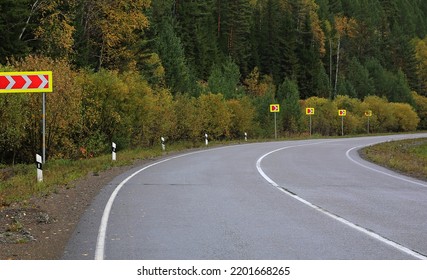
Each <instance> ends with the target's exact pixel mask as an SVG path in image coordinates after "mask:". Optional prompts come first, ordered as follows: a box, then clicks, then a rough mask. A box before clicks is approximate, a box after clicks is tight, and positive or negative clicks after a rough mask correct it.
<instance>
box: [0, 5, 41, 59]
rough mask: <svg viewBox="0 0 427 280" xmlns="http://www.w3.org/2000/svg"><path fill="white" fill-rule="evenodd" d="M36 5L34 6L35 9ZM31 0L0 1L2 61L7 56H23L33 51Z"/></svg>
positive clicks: (0, 57)
mask: <svg viewBox="0 0 427 280" xmlns="http://www.w3.org/2000/svg"><path fill="white" fill-rule="evenodd" d="M35 8H36V7H34V9H35ZM34 9H33V10H32V9H31V4H30V1H29V0H3V1H1V2H0V42H1V43H0V63H1V64H5V63H6V61H7V58H11V57H16V58H21V57H24V56H26V55H27V54H29V53H30V51H31V43H30V42H32V39H33V38H34V36H33V34H31V27H32V21H31V19H32V17H33V16H34Z"/></svg>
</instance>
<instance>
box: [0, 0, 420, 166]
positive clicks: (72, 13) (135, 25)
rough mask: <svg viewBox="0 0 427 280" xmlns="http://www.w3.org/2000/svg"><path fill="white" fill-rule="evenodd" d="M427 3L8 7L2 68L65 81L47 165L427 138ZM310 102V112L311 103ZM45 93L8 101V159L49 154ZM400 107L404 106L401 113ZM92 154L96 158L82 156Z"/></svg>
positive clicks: (0, 106) (355, 0)
mask: <svg viewBox="0 0 427 280" xmlns="http://www.w3.org/2000/svg"><path fill="white" fill-rule="evenodd" d="M426 35H427V1H421V0H316V1H315V0H233V1H221V0H210V1H195V0H192V1H191V0H180V1H178V0H163V1H160V0H152V1H150V0H126V1H125V0H93V1H88V0H51V1H43V0H13V1H12V0H0V42H1V44H0V65H3V66H0V70H1V71H9V70H10V71H11V70H14V71H20V70H53V71H54V93H52V94H48V130H47V132H48V155H49V156H50V157H57V158H62V157H65V158H70V157H71V158H76V157H80V156H90V155H91V154H96V153H101V152H104V151H106V150H108V147H109V145H108V142H110V141H113V140H114V141H116V142H118V144H119V146H120V147H122V148H123V147H132V146H138V145H153V144H156V143H157V142H158V141H159V140H158V139H159V137H160V136H166V137H168V139H169V140H170V141H175V140H188V141H193V142H197V141H200V139H201V137H202V135H203V134H204V133H205V132H206V133H208V134H209V135H210V136H211V137H212V138H214V139H224V138H234V139H236V138H241V137H242V135H243V133H244V132H248V133H249V134H250V135H255V136H258V137H270V136H271V134H272V131H274V130H273V122H272V118H273V117H272V115H271V114H270V113H269V112H268V104H270V103H273V102H274V103H281V104H282V106H283V109H282V112H281V114H280V118H279V126H280V131H279V132H280V133H285V132H286V133H303V132H306V131H307V118H305V116H304V111H303V109H304V108H305V106H312V107H316V116H315V119H314V132H315V133H320V134H324V135H334V134H339V131H340V124H339V119H338V117H337V113H336V110H337V109H347V110H348V111H349V112H350V114H349V116H348V117H347V118H346V121H347V123H346V132H347V133H361V132H364V131H365V129H366V128H365V121H366V120H365V117H364V110H372V111H373V113H374V115H373V117H372V120H371V121H372V129H373V131H376V132H382V131H410V130H415V129H416V128H417V126H418V127H419V128H422V129H426V128H427V105H426V104H427V101H426V99H427V97H425V96H426V95H427V36H426ZM301 100H302V101H301ZM40 102H41V100H40V96H39V95H38V94H25V95H21V94H14V95H5V94H2V95H0V117H1V118H2V120H3V121H2V123H1V124H0V162H15V161H19V162H21V161H32V158H33V157H34V156H33V155H34V153H35V152H36V151H38V150H39V149H40V137H41V136H40V107H41V105H40ZM389 102H391V103H389ZM82 151H85V152H84V153H82Z"/></svg>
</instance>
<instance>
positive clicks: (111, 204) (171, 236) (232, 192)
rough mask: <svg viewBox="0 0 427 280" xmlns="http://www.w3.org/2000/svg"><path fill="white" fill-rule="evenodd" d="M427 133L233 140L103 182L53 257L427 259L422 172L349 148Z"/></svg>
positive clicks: (425, 187) (426, 206)
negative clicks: (406, 171) (415, 175)
mask: <svg viewBox="0 0 427 280" xmlns="http://www.w3.org/2000/svg"><path fill="white" fill-rule="evenodd" d="M412 137H427V134H417V135H399V136H381V137H365V138H352V139H325V140H306V141H286V142H272V143H258V144H243V145H236V146H229V147H222V148H214V149H206V150H202V151H198V152H193V153H189V154H183V155H179V156H175V157H169V158H164V159H161V160H158V161H153V163H152V164H149V165H146V166H141V167H138V168H135V169H134V170H132V171H130V172H128V173H126V174H123V175H121V176H119V177H118V178H116V179H115V180H114V181H113V182H111V183H110V184H109V185H107V186H106V187H105V188H104V189H103V190H102V192H101V193H100V194H99V195H98V197H97V198H96V199H95V201H94V202H93V204H92V205H91V207H90V208H89V209H88V210H87V212H86V214H85V216H84V217H83V218H82V220H81V222H80V224H79V225H78V227H77V230H76V232H75V233H74V235H73V238H72V239H71V240H70V242H69V244H68V246H67V248H66V251H65V253H64V259H115V260H125V259H150V260H157V259H161V260H169V259H173V260H191V259H195V260H205V259H219V260H250V259H272V260H273V259H295V260H298V259H303V260H316V259H321V260H328V259H332V260H347V259H357V260H360V259H369V260H373V259H380V260H390V259H400V260H402V259H403V260H410V259H426V258H427V257H426V256H427V241H426V240H427V182H422V181H418V180H415V179H412V178H408V177H405V176H401V175H399V174H396V173H393V172H391V171H389V170H387V169H384V168H381V167H378V166H376V165H373V164H370V163H368V162H366V161H363V160H362V159H360V158H359V157H358V155H357V148H358V147H361V146H366V145H370V144H373V143H378V142H384V141H389V140H397V139H402V138H412Z"/></svg>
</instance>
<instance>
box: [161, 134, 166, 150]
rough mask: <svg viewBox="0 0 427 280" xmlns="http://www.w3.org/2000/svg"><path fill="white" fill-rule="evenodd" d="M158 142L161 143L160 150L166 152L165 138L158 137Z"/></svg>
mask: <svg viewBox="0 0 427 280" xmlns="http://www.w3.org/2000/svg"><path fill="white" fill-rule="evenodd" d="M160 141H161V142H162V150H163V151H165V150H166V145H165V141H166V140H165V138H164V137H160Z"/></svg>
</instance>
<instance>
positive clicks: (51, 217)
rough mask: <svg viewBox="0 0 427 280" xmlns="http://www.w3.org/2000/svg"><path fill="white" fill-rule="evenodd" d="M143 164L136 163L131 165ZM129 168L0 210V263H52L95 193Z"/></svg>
mask: <svg viewBox="0 0 427 280" xmlns="http://www.w3.org/2000/svg"><path fill="white" fill-rule="evenodd" d="M141 164H144V161H138V162H136V163H135V164H134V165H133V166H136V165H141ZM133 166H126V167H115V168H113V169H110V170H108V171H105V172H102V173H99V174H88V175H87V176H86V177H85V178H82V179H79V180H77V181H75V182H73V183H72V184H69V185H67V186H61V187H58V189H57V191H55V193H51V194H49V195H48V196H45V197H36V198H32V199H31V200H29V201H25V202H22V203H19V204H14V205H11V206H9V207H7V208H0V260H56V259H60V258H61V257H62V254H63V252H64V248H65V246H66V244H67V242H68V240H69V238H70V236H71V234H72V233H73V231H74V229H75V227H76V225H77V223H78V222H79V220H80V217H81V216H82V214H83V213H84V212H85V210H86V209H87V207H88V206H89V205H90V203H91V202H92V200H93V199H94V197H95V196H96V195H97V194H98V193H99V191H100V190H101V189H102V188H103V187H104V186H105V185H106V184H108V183H109V182H110V181H112V180H113V179H114V178H115V177H116V176H118V175H120V174H121V173H124V172H126V171H127V170H130V169H131V168H132V167H133Z"/></svg>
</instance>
